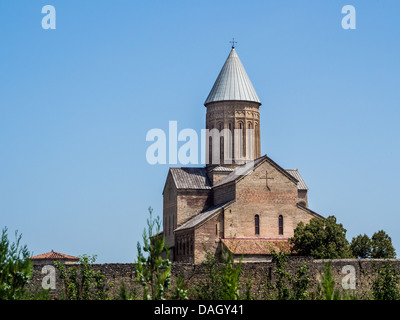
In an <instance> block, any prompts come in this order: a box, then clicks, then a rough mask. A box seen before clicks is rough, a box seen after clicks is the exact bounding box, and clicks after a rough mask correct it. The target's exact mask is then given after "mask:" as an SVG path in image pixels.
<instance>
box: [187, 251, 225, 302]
mask: <svg viewBox="0 0 400 320" xmlns="http://www.w3.org/2000/svg"><path fill="white" fill-rule="evenodd" d="M204 251H205V255H206V259H205V261H204V262H203V265H204V269H205V275H204V280H201V281H200V282H199V283H197V284H196V285H195V286H194V287H193V288H191V290H190V296H193V298H194V299H196V300H219V299H221V297H222V295H223V293H222V291H223V288H222V287H223V285H222V274H221V267H220V264H219V262H218V260H217V258H216V256H215V254H214V253H212V252H210V251H207V250H206V249H205V247H204Z"/></svg>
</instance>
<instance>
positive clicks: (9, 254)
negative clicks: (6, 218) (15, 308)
mask: <svg viewBox="0 0 400 320" xmlns="http://www.w3.org/2000/svg"><path fill="white" fill-rule="evenodd" d="M21 237H22V235H21V234H19V235H18V231H16V232H15V239H16V240H15V242H13V243H10V241H9V240H8V234H7V228H6V227H5V228H4V229H3V231H2V235H1V240H0V300H18V299H23V298H26V285H27V284H28V283H29V280H30V278H31V276H32V272H33V266H32V263H31V261H30V259H29V258H30V253H29V251H28V248H27V246H26V245H24V246H21V244H20V242H21Z"/></svg>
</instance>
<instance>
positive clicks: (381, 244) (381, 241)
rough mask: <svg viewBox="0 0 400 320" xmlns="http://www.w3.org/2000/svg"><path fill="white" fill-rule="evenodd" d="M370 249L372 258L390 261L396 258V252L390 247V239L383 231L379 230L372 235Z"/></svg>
mask: <svg viewBox="0 0 400 320" xmlns="http://www.w3.org/2000/svg"><path fill="white" fill-rule="evenodd" d="M371 247H372V249H371V257H372V258H380V259H390V258H395V257H396V251H395V249H394V247H393V245H392V239H391V238H390V237H389V235H388V234H387V233H386V232H385V231H383V230H379V231H378V232H375V233H374V234H373V235H372V238H371Z"/></svg>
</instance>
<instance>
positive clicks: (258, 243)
mask: <svg viewBox="0 0 400 320" xmlns="http://www.w3.org/2000/svg"><path fill="white" fill-rule="evenodd" d="M221 240H222V242H223V243H224V244H225V246H226V247H227V248H228V249H229V251H230V252H232V253H233V254H271V250H270V248H272V249H274V250H275V251H276V252H280V251H281V250H284V251H286V252H288V253H289V252H290V243H289V240H288V239H276V238H242V239H240V238H226V239H221Z"/></svg>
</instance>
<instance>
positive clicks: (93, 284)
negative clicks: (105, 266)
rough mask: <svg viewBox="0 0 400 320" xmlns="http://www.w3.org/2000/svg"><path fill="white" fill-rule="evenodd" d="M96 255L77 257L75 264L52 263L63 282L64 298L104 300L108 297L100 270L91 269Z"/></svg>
mask: <svg viewBox="0 0 400 320" xmlns="http://www.w3.org/2000/svg"><path fill="white" fill-rule="evenodd" d="M95 261H96V256H92V257H90V256H88V255H83V256H81V257H79V268H77V266H71V267H68V268H67V267H66V266H65V265H64V264H63V263H61V262H60V261H56V262H55V263H54V265H55V267H56V268H57V269H58V270H59V272H60V279H61V280H63V282H64V289H65V297H64V298H65V299H67V300H106V299H108V298H109V296H108V293H109V286H107V285H106V283H105V276H104V275H103V274H101V272H100V271H95V270H93V263H94V262H95Z"/></svg>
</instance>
